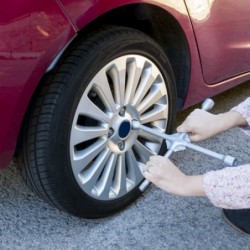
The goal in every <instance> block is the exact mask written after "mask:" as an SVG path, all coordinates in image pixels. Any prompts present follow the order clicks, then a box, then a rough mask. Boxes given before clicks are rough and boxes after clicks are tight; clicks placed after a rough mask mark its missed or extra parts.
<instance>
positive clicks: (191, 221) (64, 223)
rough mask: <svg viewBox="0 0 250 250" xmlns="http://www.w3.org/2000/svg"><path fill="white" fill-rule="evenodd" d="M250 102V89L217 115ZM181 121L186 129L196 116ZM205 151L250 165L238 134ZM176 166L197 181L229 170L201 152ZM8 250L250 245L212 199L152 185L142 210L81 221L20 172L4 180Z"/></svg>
mask: <svg viewBox="0 0 250 250" xmlns="http://www.w3.org/2000/svg"><path fill="white" fill-rule="evenodd" d="M247 96H250V83H249V82H247V83H245V84H243V85H241V86H240V87H237V88H234V89H232V90H230V91H227V92H225V93H224V94H221V95H218V96H216V97H215V98H214V100H215V103H216V106H215V108H214V109H213V111H212V112H214V113H218V112H223V111H226V110H228V109H229V108H231V107H232V106H234V105H236V104H238V103H239V102H241V101H243V100H244V99H245V98H246V97H247ZM192 109H193V108H191V109H188V110H186V111H184V112H182V113H181V114H180V115H179V116H178V121H177V124H178V123H180V122H181V121H182V120H183V119H184V118H185V117H186V116H187V114H188V113H189V112H190V111H191V110H192ZM200 144H201V145H202V146H205V147H207V148H210V149H213V150H215V151H216V150H217V151H219V152H221V153H226V154H231V155H233V156H235V157H237V158H238V159H239V163H247V162H250V155H249V150H250V147H249V145H250V138H246V136H245V135H244V134H243V133H242V131H240V129H238V128H236V129H232V130H231V131H228V132H226V133H224V134H222V135H219V136H216V137H214V138H212V139H209V140H207V141H205V142H202V143H200ZM173 160H174V162H175V163H176V164H178V165H179V166H180V168H181V169H182V170H183V171H185V172H186V173H189V174H197V173H204V172H206V171H209V170H212V169H218V168H222V167H223V166H222V164H221V163H220V162H218V161H217V160H215V159H211V158H209V157H206V156H204V155H201V154H199V153H196V152H193V151H185V152H179V153H176V154H175V155H174V157H173ZM0 249H2V250H5V249H11V250H13V249H51V250H52V249H53V250H55V249H60V250H62V249H65V250H66V249H67V250H69V249H88V250H91V249H107V250H109V249H128V250H130V249H135V250H137V249H138V250H139V249H143V250H144V249H155V250H157V249H169V250H172V249H173V250H176V249H185V250H186V249H192V250H193V249H202V250H205V249H209V250H212V249H216V250H218V249H220V250H222V249H227V250H229V249H232V250H244V249H246V250H247V249H250V237H249V236H245V235H242V234H241V233H238V232H237V231H235V230H234V229H232V228H231V227H229V226H228V225H227V224H225V222H224V221H223V219H222V218H221V209H219V208H216V207H214V206H213V205H212V204H211V203H210V202H209V201H208V200H207V199H206V198H187V197H186V198H183V197H176V196H172V195H168V194H166V193H164V192H163V191H161V190H159V189H157V188H156V187H154V186H153V185H151V186H150V187H149V188H148V189H147V191H146V192H145V193H144V194H143V195H142V196H141V198H139V199H138V200H137V201H136V202H134V203H133V204H131V206H129V207H127V208H126V209H125V210H123V211H121V212H120V213H118V214H115V215H114V216H112V217H108V218H105V219H99V220H85V219H79V218H76V217H74V216H71V215H69V214H66V213H64V212H61V211H59V210H57V209H54V208H52V207H51V206H49V205H47V204H46V203H45V202H43V201H42V200H40V199H39V198H38V197H37V196H36V195H35V194H33V193H32V192H31V191H30V190H29V189H28V188H27V187H26V186H25V184H24V182H23V180H22V178H21V176H20V173H19V171H18V170H17V168H16V167H15V166H14V165H13V164H12V165H11V166H10V167H9V168H8V169H6V170H4V171H2V172H0Z"/></svg>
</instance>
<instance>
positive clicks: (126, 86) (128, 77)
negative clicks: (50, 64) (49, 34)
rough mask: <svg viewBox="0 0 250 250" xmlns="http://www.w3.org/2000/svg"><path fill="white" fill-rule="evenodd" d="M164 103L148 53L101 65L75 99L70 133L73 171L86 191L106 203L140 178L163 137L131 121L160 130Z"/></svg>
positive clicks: (161, 82)
mask: <svg viewBox="0 0 250 250" xmlns="http://www.w3.org/2000/svg"><path fill="white" fill-rule="evenodd" d="M168 105H169V104H168V93H167V88H166V85H165V82H164V78H163V76H162V75H161V72H160V70H159V69H158V67H157V66H156V65H155V64H154V63H153V62H152V61H150V60H149V59H147V58H146V57H143V56H140V55H126V56H122V57H119V58H117V59H115V60H113V61H111V62H110V63H109V64H107V65H105V66H104V67H103V68H102V69H100V71H99V72H98V73H97V74H96V75H95V76H94V78H93V79H92V80H91V81H90V83H89V84H88V86H87V88H86V90H85V91H84V93H83V95H82V97H81V99H80V101H79V104H78V106H77V109H76V111H75V115H74V119H73V123H72V128H71V134H70V149H69V150H70V159H71V166H72V171H73V174H74V176H75V178H76V180H77V182H78V184H79V186H80V187H81V189H82V190H83V191H84V192H85V193H87V194H88V195H89V196H91V197H93V198H95V199H98V200H104V201H109V200H113V199H117V198H120V197H123V196H125V195H127V194H128V193H129V192H130V191H131V190H133V189H134V188H135V187H136V186H138V185H139V184H140V183H141V182H142V180H143V175H142V170H143V168H144V165H145V163H146V162H147V161H148V159H149V157H150V156H151V155H154V154H157V153H158V152H159V150H160V147H161V144H162V139H160V138H157V137H154V136H151V135H149V134H146V133H144V132H141V131H134V130H131V127H130V125H129V124H130V123H131V121H132V120H133V119H137V120H139V121H140V122H141V123H142V124H144V125H146V126H150V127H152V128H154V129H156V130H158V131H161V132H163V131H165V129H166V127H167V120H168V110H169V106H168ZM121 131H122V133H121ZM124 131H125V132H124Z"/></svg>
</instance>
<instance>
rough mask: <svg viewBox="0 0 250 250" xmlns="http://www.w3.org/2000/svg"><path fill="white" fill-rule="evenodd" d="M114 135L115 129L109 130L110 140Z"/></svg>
mask: <svg viewBox="0 0 250 250" xmlns="http://www.w3.org/2000/svg"><path fill="white" fill-rule="evenodd" d="M113 134H114V129H113V128H109V131H108V138H110V137H111V136H112V135H113Z"/></svg>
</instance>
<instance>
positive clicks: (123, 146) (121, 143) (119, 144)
mask: <svg viewBox="0 0 250 250" xmlns="http://www.w3.org/2000/svg"><path fill="white" fill-rule="evenodd" d="M118 148H119V149H120V150H121V151H123V150H124V148H125V143H124V142H123V141H120V142H119V143H118Z"/></svg>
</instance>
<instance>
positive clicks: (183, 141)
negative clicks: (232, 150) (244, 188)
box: [131, 99, 236, 192]
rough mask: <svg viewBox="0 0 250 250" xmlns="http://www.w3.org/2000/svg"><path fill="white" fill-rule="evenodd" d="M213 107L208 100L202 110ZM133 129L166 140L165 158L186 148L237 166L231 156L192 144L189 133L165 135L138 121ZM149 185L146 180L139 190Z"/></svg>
mask: <svg viewBox="0 0 250 250" xmlns="http://www.w3.org/2000/svg"><path fill="white" fill-rule="evenodd" d="M213 106H214V102H213V100H211V99H206V100H205V101H204V102H203V103H202V107H201V109H202V110H206V111H207V110H210V109H211V108H212V107H213ZM131 127H132V129H134V130H142V131H144V132H146V133H149V134H151V135H155V136H157V137H161V138H163V139H165V142H166V144H167V148H168V151H167V153H166V154H165V155H164V157H165V158H169V157H170V156H171V155H172V154H173V153H174V152H177V151H182V150H186V148H191V149H193V150H195V151H198V152H200V153H203V154H206V155H209V156H211V157H214V158H216V159H219V160H221V161H223V163H224V164H225V165H228V166H235V165H236V158H234V157H232V156H230V155H223V154H219V153H216V152H214V151H211V150H209V149H206V148H203V147H201V146H198V145H195V144H193V143H191V141H190V139H189V136H188V134H187V133H175V134H172V135H168V134H164V133H161V132H159V131H158V130H155V129H153V128H149V127H146V126H144V125H142V124H141V123H140V122H139V121H137V120H133V121H132V122H131ZM149 183H150V182H149V181H148V180H144V181H143V182H142V184H141V185H140V187H139V189H140V190H141V191H142V192H143V191H144V190H145V189H146V188H147V186H148V185H149Z"/></svg>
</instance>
